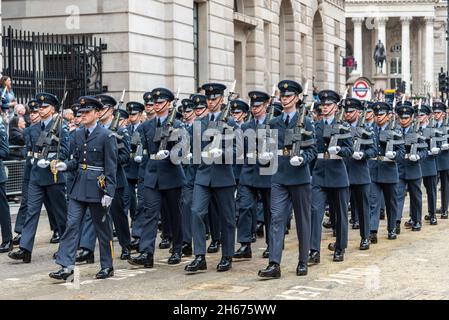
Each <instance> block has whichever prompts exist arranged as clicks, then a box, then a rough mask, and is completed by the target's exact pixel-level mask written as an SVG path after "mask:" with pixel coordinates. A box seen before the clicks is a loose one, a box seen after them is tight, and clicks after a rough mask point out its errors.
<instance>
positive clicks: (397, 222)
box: [395, 221, 401, 234]
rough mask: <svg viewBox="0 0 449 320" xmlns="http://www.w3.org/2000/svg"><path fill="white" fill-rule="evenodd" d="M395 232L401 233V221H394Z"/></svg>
mask: <svg viewBox="0 0 449 320" xmlns="http://www.w3.org/2000/svg"><path fill="white" fill-rule="evenodd" d="M395 233H396V234H401V221H396V232H395Z"/></svg>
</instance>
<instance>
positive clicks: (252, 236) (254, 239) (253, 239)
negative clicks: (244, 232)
mask: <svg viewBox="0 0 449 320" xmlns="http://www.w3.org/2000/svg"><path fill="white" fill-rule="evenodd" d="M256 241H257V235H256V234H255V233H253V234H252V235H251V242H252V243H254V242H256Z"/></svg>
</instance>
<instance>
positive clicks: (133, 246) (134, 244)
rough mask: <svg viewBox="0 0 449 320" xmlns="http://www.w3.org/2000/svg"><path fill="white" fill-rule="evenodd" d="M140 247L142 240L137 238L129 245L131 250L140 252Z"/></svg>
mask: <svg viewBox="0 0 449 320" xmlns="http://www.w3.org/2000/svg"><path fill="white" fill-rule="evenodd" d="M139 245H140V239H139V238H136V239H134V240H133V241H131V243H130V244H129V248H130V249H131V250H134V251H138V250H139Z"/></svg>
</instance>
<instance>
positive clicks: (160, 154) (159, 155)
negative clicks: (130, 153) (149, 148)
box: [156, 150, 170, 160]
mask: <svg viewBox="0 0 449 320" xmlns="http://www.w3.org/2000/svg"><path fill="white" fill-rule="evenodd" d="M169 155H170V151H168V150H161V151H158V153H156V159H158V160H164V159H166V158H167V157H168V156H169Z"/></svg>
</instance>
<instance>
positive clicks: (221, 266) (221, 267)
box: [217, 257, 232, 272]
mask: <svg viewBox="0 0 449 320" xmlns="http://www.w3.org/2000/svg"><path fill="white" fill-rule="evenodd" d="M231 268H232V257H221V260H220V262H219V263H218V264H217V272H224V271H229V270H230V269H231Z"/></svg>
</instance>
